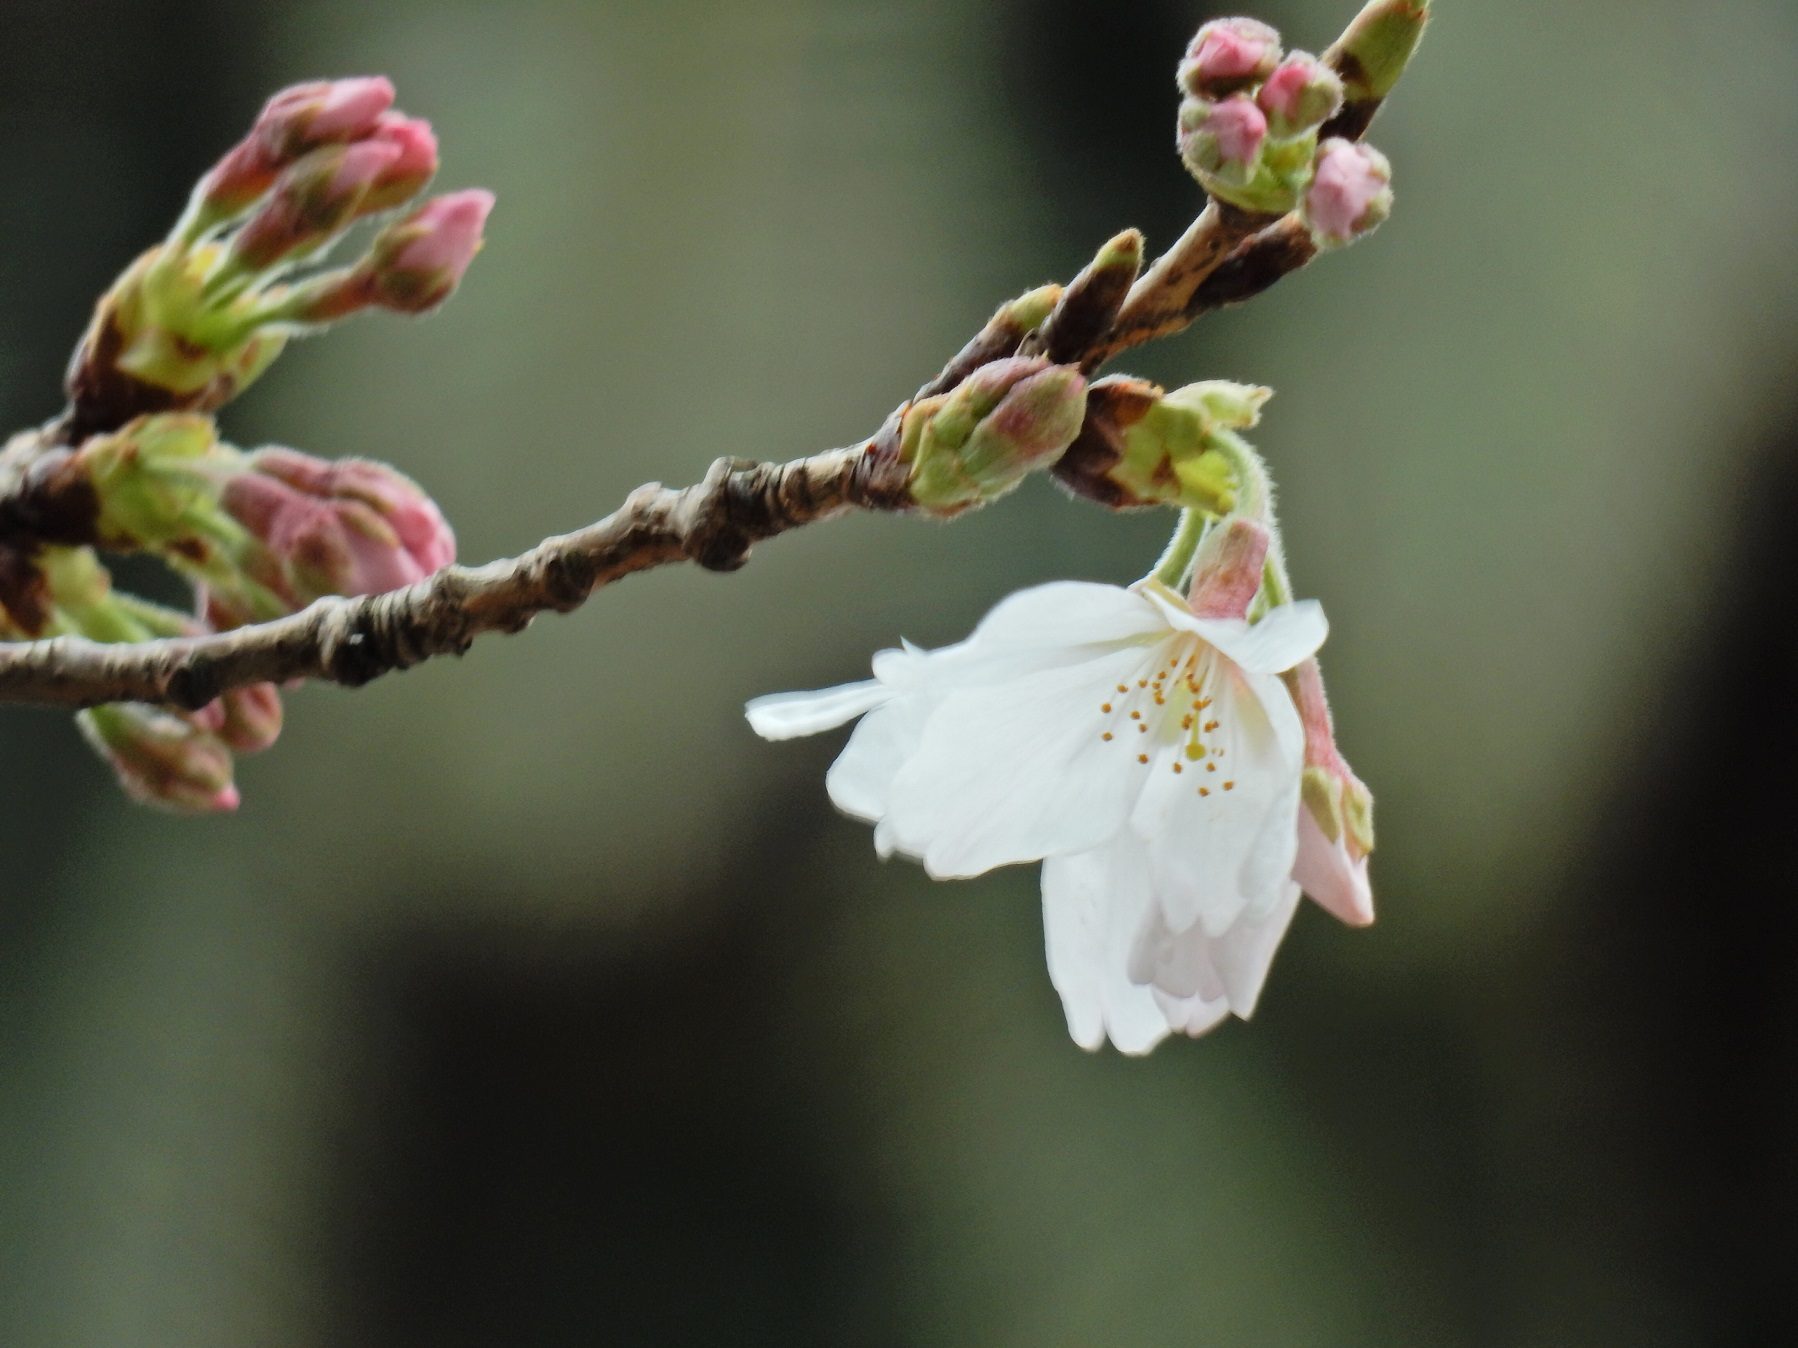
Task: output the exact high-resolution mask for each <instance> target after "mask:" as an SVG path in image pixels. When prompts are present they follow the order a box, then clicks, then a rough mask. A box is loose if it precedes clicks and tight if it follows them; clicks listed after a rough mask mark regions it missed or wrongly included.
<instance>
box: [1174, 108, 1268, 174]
mask: <svg viewBox="0 0 1798 1348" xmlns="http://www.w3.org/2000/svg"><path fill="white" fill-rule="evenodd" d="M1266 139H1267V118H1266V116H1265V115H1264V114H1263V113H1262V111H1261V109H1260V108H1258V107H1256V106H1255V100H1254V99H1252V98H1250V97H1248V96H1247V95H1246V94H1234V95H1232V96H1231V97H1229V98H1226V99H1225V100H1224V101H1223V102H1221V103H1201V102H1198V101H1197V100H1189V101H1188V102H1187V103H1186V104H1185V105H1184V106H1183V107H1182V108H1181V109H1180V156H1181V158H1182V159H1184V160H1185V161H1186V163H1187V164H1188V166H1189V167H1191V168H1192V170H1193V171H1194V172H1195V173H1198V174H1199V175H1200V181H1202V182H1203V181H1204V178H1205V175H1207V174H1213V173H1217V172H1219V171H1220V170H1226V169H1228V170H1232V171H1234V172H1235V173H1237V174H1240V173H1241V172H1242V170H1245V169H1247V168H1248V167H1249V166H1251V165H1252V164H1254V162H1255V158H1256V156H1257V155H1259V154H1260V153H1261V145H1262V142H1263V141H1265V140H1266Z"/></svg>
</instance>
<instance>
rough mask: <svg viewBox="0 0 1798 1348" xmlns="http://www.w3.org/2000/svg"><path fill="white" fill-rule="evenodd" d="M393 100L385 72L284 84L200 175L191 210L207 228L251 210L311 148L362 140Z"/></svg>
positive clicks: (390, 85)
mask: <svg viewBox="0 0 1798 1348" xmlns="http://www.w3.org/2000/svg"><path fill="white" fill-rule="evenodd" d="M392 104H393V85H392V84H391V83H389V82H388V81H387V80H386V79H385V78H384V77H382V76H374V77H371V78H361V79H348V80H330V81H322V80H321V81H317V82H314V83H311V84H296V85H294V86H292V87H291V88H288V89H283V90H281V91H280V92H279V93H277V94H276V95H275V96H274V97H273V98H271V99H269V101H268V103H267V104H266V105H264V107H263V109H262V112H261V113H260V114H259V115H258V116H257V118H256V121H255V124H254V125H253V126H251V128H250V133H249V135H247V136H245V137H244V139H243V140H242V141H240V142H239V143H238V144H237V145H235V146H233V147H232V148H231V149H230V150H229V151H228V152H227V153H226V154H225V156H224V158H222V159H220V160H219V162H218V163H217V164H215V165H214V166H213V167H212V169H211V170H210V171H208V172H207V174H206V176H205V177H203V178H201V179H200V184H199V186H198V188H196V189H195V193H194V205H193V208H192V214H193V218H194V223H195V225H196V228H197V229H207V228H211V227H212V226H214V225H216V224H218V223H220V222H222V221H226V220H231V219H234V218H235V217H237V216H239V215H241V214H242V213H243V212H245V211H247V210H248V209H249V208H250V207H251V206H253V205H254V204H255V203H256V202H257V201H259V200H260V199H261V198H262V197H263V196H265V195H266V194H267V193H268V191H269V189H270V188H271V187H273V186H274V184H275V179H276V177H277V176H278V175H279V174H280V173H281V171H282V170H283V169H285V168H287V167H288V166H289V165H290V164H292V163H293V161H294V160H296V159H298V158H299V157H300V156H301V155H303V154H305V153H306V152H307V151H308V150H315V149H317V148H318V147H319V146H321V145H331V144H339V143H344V142H348V141H353V140H360V139H362V138H363V137H364V136H366V135H368V134H370V133H371V132H373V131H374V129H375V127H376V125H377V123H378V121H379V120H380V118H381V116H382V114H383V113H385V112H386V111H387V109H388V108H389V107H390V106H392Z"/></svg>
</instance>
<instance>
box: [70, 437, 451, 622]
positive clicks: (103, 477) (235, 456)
mask: <svg viewBox="0 0 1798 1348" xmlns="http://www.w3.org/2000/svg"><path fill="white" fill-rule="evenodd" d="M71 467H72V470H73V471H78V472H82V473H85V475H86V479H87V481H88V482H89V483H90V484H91V485H92V487H93V490H94V495H95V499H96V501H97V504H98V515H97V521H96V532H97V534H98V537H99V540H100V542H101V544H102V546H104V547H107V548H110V549H115V550H119V551H145V552H151V553H154V554H156V555H157V556H159V557H161V558H162V559H163V560H165V561H166V562H168V564H169V565H170V566H172V567H173V568H174V569H176V570H177V571H180V572H182V573H183V574H185V575H187V576H189V577H190V578H191V579H193V580H194V581H195V582H196V584H197V585H199V586H201V587H203V593H204V601H205V602H204V603H203V605H202V607H203V609H204V611H205V615H206V617H207V619H208V620H209V621H210V622H211V623H212V624H213V626H215V627H232V626H238V625H241V624H242V623H245V622H251V621H260V620H265V619H268V618H272V617H279V616H281V615H282V614H286V613H291V612H294V611H295V610H297V609H300V608H304V607H305V606H306V605H307V604H309V603H311V602H312V601H313V600H315V599H320V598H323V597H324V596H326V595H334V594H337V595H355V594H378V593H381V592H382V591H385V590H394V589H398V588H400V587H401V586H405V585H411V584H413V583H414V582H416V581H420V580H423V579H424V578H425V577H427V576H429V575H431V574H432V573H433V572H436V571H438V570H440V569H442V568H443V567H445V566H447V565H449V563H450V562H452V561H454V560H455V555H456V540H455V535H454V533H453V532H452V531H451V529H450V526H449V523H448V522H447V521H446V520H445V519H444V517H443V513H442V512H441V511H440V510H438V508H437V506H436V503H435V502H433V501H432V500H431V498H430V497H429V496H427V495H426V494H425V492H424V490H423V489H422V488H420V487H419V485H418V484H417V483H416V482H414V481H412V479H410V478H408V477H406V476H405V475H404V474H402V473H400V472H399V471H398V470H397V469H394V468H391V467H389V466H388V465H386V464H384V463H377V462H375V461H373V460H370V459H337V460H328V459H320V458H315V457H314V456H312V455H310V454H302V453H300V452H299V451H297V450H292V449H281V448H267V449H259V450H256V451H254V452H251V453H245V452H243V451H241V450H238V449H236V448H234V447H232V446H231V445H228V444H226V443H224V442H223V441H221V440H219V439H218V437H217V433H216V431H215V429H214V427H213V425H212V421H211V419H210V418H208V417H202V416H198V415H195V414H193V413H178V412H166V413H162V414H160V415H156V416H146V417H140V418H138V419H137V420H136V421H133V422H131V423H130V424H129V425H127V426H125V427H123V428H121V429H120V430H118V431H115V432H114V433H112V434H111V435H101V436H94V437H92V438H91V439H89V440H88V441H87V442H86V443H85V444H84V445H82V447H81V448H80V450H79V451H77V452H76V454H75V456H74V459H73V461H72V465H71Z"/></svg>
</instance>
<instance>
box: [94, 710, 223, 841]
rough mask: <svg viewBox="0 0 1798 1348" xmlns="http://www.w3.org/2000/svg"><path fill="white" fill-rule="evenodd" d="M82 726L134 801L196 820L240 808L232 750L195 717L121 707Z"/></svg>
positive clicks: (96, 715)
mask: <svg viewBox="0 0 1798 1348" xmlns="http://www.w3.org/2000/svg"><path fill="white" fill-rule="evenodd" d="M76 720H77V724H79V725H80V727H81V733H82V735H83V736H84V737H85V738H86V739H87V742H88V743H89V744H91V745H92V746H93V747H94V749H95V750H96V751H97V752H98V753H99V754H100V756H101V757H102V758H104V759H105V760H106V761H107V763H108V764H109V765H110V766H111V767H112V770H113V773H114V774H115V775H116V776H117V777H118V779H119V785H120V786H122V787H124V788H125V792H126V794H128V795H129V796H131V798H132V799H134V800H138V801H141V802H143V803H144V804H146V805H156V806H160V807H162V808H163V809H168V810H179V811H183V812H186V813H194V814H200V813H214V812H217V811H224V810H235V809H236V808H237V806H238V801H239V797H238V794H237V787H236V786H234V785H233V784H232V781H231V766H232V765H231V753H230V750H228V749H227V748H226V747H225V745H224V744H223V743H222V742H221V741H220V740H219V739H218V738H216V737H215V736H213V735H212V734H210V733H208V732H207V731H206V730H205V729H203V728H202V727H201V726H199V725H198V724H196V723H195V721H194V719H193V718H192V717H191V716H184V715H180V714H177V713H174V712H167V711H162V710H159V709H157V708H155V707H146V706H141V705H139V704H138V703H135V702H119V703H113V704H111V705H109V706H104V707H92V708H90V709H89V710H87V711H84V712H82V713H81V715H80V716H79V717H77V718H76Z"/></svg>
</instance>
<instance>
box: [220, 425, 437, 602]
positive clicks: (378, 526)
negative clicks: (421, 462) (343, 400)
mask: <svg viewBox="0 0 1798 1348" xmlns="http://www.w3.org/2000/svg"><path fill="white" fill-rule="evenodd" d="M245 468H246V471H244V472H241V473H238V474H236V475H234V476H232V477H231V478H230V479H229V480H228V481H227V482H226V483H225V487H224V492H223V504H224V508H225V510H226V511H228V512H229V513H230V515H231V517H232V518H233V519H234V520H236V521H237V523H238V524H240V525H241V526H242V527H243V528H244V529H245V530H246V531H247V532H248V533H249V534H250V536H251V537H252V538H253V539H255V540H256V541H257V543H259V544H260V545H261V549H262V551H263V552H265V553H266V554H267V556H268V558H269V559H270V560H271V562H272V564H273V566H274V568H275V569H276V572H277V574H278V576H279V578H280V582H281V588H283V589H284V590H285V592H286V593H287V595H288V596H289V597H290V598H291V599H292V600H293V601H294V602H295V603H296V604H305V603H310V602H311V601H312V600H314V599H318V598H321V597H322V596H324V595H328V594H378V593H381V592H382V591H385V590H395V589H398V588H400V587H401V586H404V585H411V584H413V583H414V582H416V581H420V580H423V579H424V578H425V577H426V576H429V575H431V574H432V573H433V572H435V571H438V570H440V569H442V568H443V567H444V566H447V565H448V564H449V563H450V562H452V561H454V560H455V555H456V539H455V535H454V533H453V532H452V531H451V530H450V527H449V524H448V522H447V521H445V520H444V518H443V514H442V512H441V511H439V510H438V509H437V506H436V504H435V503H434V502H433V501H432V500H431V498H430V497H428V496H426V495H425V493H424V492H423V490H422V489H421V488H420V487H419V486H418V484H417V483H415V482H413V481H412V480H411V479H410V478H408V477H406V476H405V475H404V474H402V473H400V472H399V471H397V470H396V469H393V468H389V467H388V466H387V465H386V464H382V463H375V462H373V461H371V460H366V459H340V460H336V461H327V460H324V459H316V458H313V457H312V456H311V455H309V454H301V453H298V452H297V451H295V450H291V449H263V450H258V451H256V452H255V453H253V454H250V455H248V456H247V457H246V459H245Z"/></svg>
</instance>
